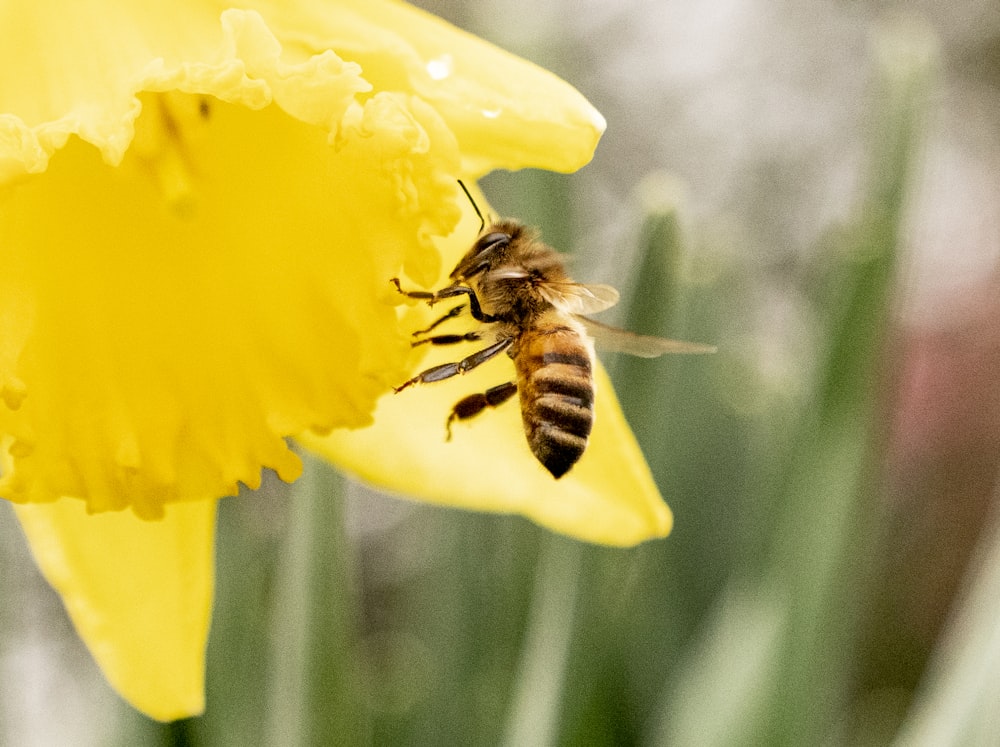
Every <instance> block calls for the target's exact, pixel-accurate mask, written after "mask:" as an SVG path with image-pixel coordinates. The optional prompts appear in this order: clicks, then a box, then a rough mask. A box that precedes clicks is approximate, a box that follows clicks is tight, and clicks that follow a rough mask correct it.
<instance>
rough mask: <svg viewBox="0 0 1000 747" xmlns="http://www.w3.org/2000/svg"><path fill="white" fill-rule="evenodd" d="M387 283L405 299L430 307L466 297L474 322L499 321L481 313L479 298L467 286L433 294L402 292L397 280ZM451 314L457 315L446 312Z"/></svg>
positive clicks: (456, 286) (483, 312)
mask: <svg viewBox="0 0 1000 747" xmlns="http://www.w3.org/2000/svg"><path fill="white" fill-rule="evenodd" d="M389 282H390V283H392V284H393V285H395V286H396V290H397V291H399V292H400V293H401V294H402V295H404V296H406V297H407V298H416V299H419V300H421V301H426V302H427V303H428V304H429V305H431V306H433V305H434V304H436V303H437V302H438V301H440V300H441V299H442V298H454V297H455V296H468V297H469V313H471V314H472V316H473V317H475V319H476V321H479V322H496V321H499V320H498V319H497V318H496V317H495V316H493V315H491V314H487V313H486V312H485V311H483V307H482V306H480V305H479V297H478V296H477V295H476V292H475V291H474V290H472V288H470V287H468V286H467V285H449V286H448V287H447V288H442V289H441V290H439V291H434V292H433V293H431V292H430V291H406V290H403V288H402V286H401V285H400V284H399V278H389ZM453 312H454V313H458V312H455V311H454V310H452V311H450V312H448V314H451V313H453ZM447 318H448V315H445V317H444V319H447ZM444 319H440V320H438V322H435V324H434V326H437V324H439V323H440V322H443V321H444Z"/></svg>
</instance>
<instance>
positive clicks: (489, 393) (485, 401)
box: [444, 381, 517, 441]
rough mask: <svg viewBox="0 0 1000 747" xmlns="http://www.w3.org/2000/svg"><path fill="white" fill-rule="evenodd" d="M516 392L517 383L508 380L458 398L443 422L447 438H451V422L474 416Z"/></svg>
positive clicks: (500, 403) (497, 404) (501, 402)
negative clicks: (446, 420) (483, 390)
mask: <svg viewBox="0 0 1000 747" xmlns="http://www.w3.org/2000/svg"><path fill="white" fill-rule="evenodd" d="M516 393H517V384H516V383H514V382H513V381H508V382H506V383H505V384H498V385H497V386H495V387H492V388H490V389H487V390H486V391H485V392H479V393H478V394H470V395H469V396H468V397H465V398H463V399H460V400H459V401H458V402H456V403H455V406H454V407H453V408H452V409H451V414H450V415H448V422H446V423H445V426H444V427H445V431H446V433H447V436H446V438H447V440H448V441H450V440H451V424H452V423H454V422H455V421H456V420H468V419H469V418H472V417H475V416H476V415H478V414H479V413H481V412H482V411H483V410H485V409H486V408H487V407H499V406H500V405H502V404H503V403H504V402H506V401H507V400H509V399H510V398H511V397H513V396H514V395H515V394H516Z"/></svg>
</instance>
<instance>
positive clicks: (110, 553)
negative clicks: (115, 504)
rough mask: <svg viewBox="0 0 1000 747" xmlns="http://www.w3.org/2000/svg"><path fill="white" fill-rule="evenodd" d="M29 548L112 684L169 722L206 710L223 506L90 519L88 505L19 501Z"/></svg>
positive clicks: (177, 507) (203, 504)
mask: <svg viewBox="0 0 1000 747" xmlns="http://www.w3.org/2000/svg"><path fill="white" fill-rule="evenodd" d="M15 510H16V512H17V517H18V519H19V520H20V521H21V526H22V527H23V528H24V532H25V534H26V535H27V537H28V542H29V544H30V546H31V551H32V553H33V554H34V556H35V560H36V562H37V563H38V566H39V568H41V570H42V573H43V574H44V575H45V578H46V579H47V580H48V581H49V583H50V584H52V586H53V587H54V588H55V589H56V591H58V592H59V594H60V595H61V596H62V600H63V603H64V604H65V605H66V610H67V612H68V613H69V615H70V618H71V619H72V621H73V624H74V625H75V626H76V629H77V632H78V633H79V634H80V637H81V638H83V640H84V642H86V644H87V646H88V647H89V648H90V651H91V653H92V654H93V656H94V659H95V660H96V661H97V663H98V665H100V667H101V669H102V671H103V672H104V674H105V676H106V677H107V679H108V681H109V682H110V683H111V684H112V685H113V686H114V687H115V688H116V689H117V690H118V692H119V693H121V695H122V696H123V697H124V698H125V699H127V700H128V701H129V702H130V703H132V704H133V705H134V706H135V707H136V708H138V709H139V710H141V711H143V712H144V713H146V714H148V715H149V716H151V717H153V718H156V719H160V720H162V721H170V720H173V719H176V718H181V717H184V716H190V715H192V714H197V713H201V712H202V710H203V709H204V705H205V703H204V669H205V644H206V641H207V637H208V627H209V615H210V613H211V606H212V579H213V563H214V558H213V552H212V547H213V532H214V529H215V502H214V501H203V502H196V503H190V504H183V505H175V506H171V507H170V509H169V510H168V511H167V514H166V516H165V517H164V519H163V520H161V521H154V522H150V521H143V520H141V519H139V518H137V517H136V516H134V515H133V514H132V513H131V512H119V513H105V514H101V515H98V516H90V515H87V513H86V511H85V509H84V506H83V504H82V503H81V502H80V501H74V500H61V501H57V502H55V503H51V504H48V505H44V506H15Z"/></svg>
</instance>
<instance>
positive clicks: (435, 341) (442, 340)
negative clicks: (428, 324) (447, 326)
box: [411, 332, 483, 347]
mask: <svg viewBox="0 0 1000 747" xmlns="http://www.w3.org/2000/svg"><path fill="white" fill-rule="evenodd" d="M481 339H483V337H482V335H480V334H479V333H478V332H466V333H465V334H464V335H434V336H433V337H425V338H424V339H422V340H414V341H413V342H412V343H411V344H412V345H413V347H416V346H417V345H423V344H425V343H428V342H429V343H430V344H431V345H454V344H455V343H458V342H472V341H473V340H481Z"/></svg>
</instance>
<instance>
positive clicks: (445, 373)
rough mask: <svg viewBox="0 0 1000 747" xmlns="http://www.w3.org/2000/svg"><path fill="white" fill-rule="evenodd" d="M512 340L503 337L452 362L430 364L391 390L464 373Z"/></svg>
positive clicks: (498, 351) (428, 382) (499, 351)
mask: <svg viewBox="0 0 1000 747" xmlns="http://www.w3.org/2000/svg"><path fill="white" fill-rule="evenodd" d="M513 342H514V338H512V337H505V338H503V339H502V340H499V341H497V342H494V343H493V344H492V345H490V346H489V347H486V348H483V349H482V350H477V351H476V352H475V353H473V354H472V355H469V356H466V357H465V358H462V360H460V361H455V362H454V363H442V364H441V365H440V366H432V367H431V368H428V369H427V370H426V371H421V372H420V373H418V374H417V375H416V376H414V377H413V378H412V379H410V380H409V381H404V382H403V383H402V384H400V385H399V386H397V387H395V388H394V389H393V391H394V392H396V393H397V394H398V393H399V392H401V391H403V390H404V389H406V388H407V387H408V386H412V385H413V384H430V383H432V382H434V381H442V380H444V379H450V378H451V377H452V376H456V375H458V374H464V373H465V372H466V371H471V370H472V369H473V368H475V367H476V366H479V365H481V364H483V363H485V362H486V361H488V360H489V359H490V358H493V357H494V356H496V355H497V354H498V353H502V352H503V351H504V350H506V349H507V348H509V347H510V346H511V344H512V343H513Z"/></svg>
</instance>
